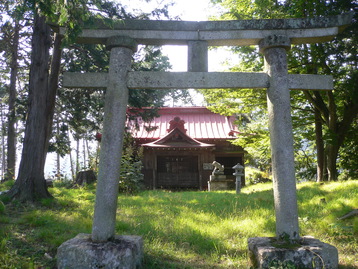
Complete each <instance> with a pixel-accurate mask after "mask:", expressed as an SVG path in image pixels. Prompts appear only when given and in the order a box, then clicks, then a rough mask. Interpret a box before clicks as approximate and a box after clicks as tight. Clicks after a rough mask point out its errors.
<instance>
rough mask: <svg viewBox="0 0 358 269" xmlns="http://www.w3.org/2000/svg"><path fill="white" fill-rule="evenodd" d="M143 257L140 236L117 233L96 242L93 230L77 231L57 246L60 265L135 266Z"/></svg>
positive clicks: (85, 268)
mask: <svg viewBox="0 0 358 269" xmlns="http://www.w3.org/2000/svg"><path fill="white" fill-rule="evenodd" d="M142 258H143V240H142V238H141V237H140V236H126V235H123V236H115V239H114V240H112V241H107V242H103V243H95V242H92V240H91V235H90V234H78V235H77V236H76V237H75V238H72V239H70V240H68V241H66V242H64V243H63V244H62V245H61V246H60V247H59V248H58V249H57V268H58V269H65V268H66V269H95V268H96V269H97V268H107V269H112V268H116V269H135V268H140V267H141V263H142Z"/></svg>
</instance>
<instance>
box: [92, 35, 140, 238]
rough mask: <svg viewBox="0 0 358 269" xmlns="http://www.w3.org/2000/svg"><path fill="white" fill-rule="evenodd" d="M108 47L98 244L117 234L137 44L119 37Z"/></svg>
mask: <svg viewBox="0 0 358 269" xmlns="http://www.w3.org/2000/svg"><path fill="white" fill-rule="evenodd" d="M107 48H108V49H109V50H110V51H111V55H110V63H109V74H108V80H109V81H108V87H107V91H106V95H105V107H104V123H103V136H102V142H101V152H100V161H99V172H98V182H97V191H96V204H95V210H94V218H93V227H92V241H94V242H104V241H107V240H108V239H111V238H113V237H114V234H115V223H116V211H117V200H118V182H119V171H120V160H121V156H122V146H123V135H124V127H125V121H126V109H127V104H128V88H127V73H128V71H129V70H130V67H131V60H132V54H133V52H134V51H135V50H136V48H137V45H136V42H135V41H134V40H133V39H131V38H128V37H123V36H115V37H111V38H109V39H108V40H107Z"/></svg>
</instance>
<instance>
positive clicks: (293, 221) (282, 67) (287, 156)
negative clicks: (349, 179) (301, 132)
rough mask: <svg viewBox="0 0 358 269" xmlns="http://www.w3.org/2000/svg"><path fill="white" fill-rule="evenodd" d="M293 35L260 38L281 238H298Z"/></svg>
mask: <svg viewBox="0 0 358 269" xmlns="http://www.w3.org/2000/svg"><path fill="white" fill-rule="evenodd" d="M289 48H290V39H289V38H288V37H286V36H277V35H272V36H268V37H266V38H264V39H263V40H261V42H260V50H261V52H262V53H263V54H264V57H265V70H266V72H267V74H268V75H269V77H270V86H269V88H268V89H267V106H268V114H269V129H270V141H271V156H272V173H273V185H274V188H273V189H274V200H275V212H276V236H277V238H278V239H290V240H295V239H298V238H299V230H298V229H299V228H298V210H297V194H296V179H295V165H294V153H293V132H292V120H291V107H290V91H289V87H288V72H287V54H286V50H287V49H289Z"/></svg>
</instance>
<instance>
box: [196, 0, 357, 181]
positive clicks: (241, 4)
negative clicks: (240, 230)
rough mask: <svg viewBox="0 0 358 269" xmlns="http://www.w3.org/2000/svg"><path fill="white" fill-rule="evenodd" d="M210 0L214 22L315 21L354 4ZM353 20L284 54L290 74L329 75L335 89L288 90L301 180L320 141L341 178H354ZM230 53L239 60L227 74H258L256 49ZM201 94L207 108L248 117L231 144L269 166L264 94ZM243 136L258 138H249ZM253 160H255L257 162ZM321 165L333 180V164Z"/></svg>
mask: <svg viewBox="0 0 358 269" xmlns="http://www.w3.org/2000/svg"><path fill="white" fill-rule="evenodd" d="M211 2H212V3H214V4H217V5H220V6H221V7H222V10H223V12H222V14H221V16H220V17H219V18H215V19H223V20H227V19H234V20H236V19H239V20H242V19H278V18H279V19H282V18H302V17H312V16H318V17H319V16H330V15H337V14H340V13H343V12H347V11H349V10H355V9H356V8H357V2H356V1H350V0H343V1H333V2H332V1H316V0H310V1H301V0H294V1H272V0H264V1H250V0H240V1H236V0H212V1H211ZM356 16H357V14H356ZM356 16H355V19H354V21H353V24H352V25H351V26H349V27H348V28H347V29H346V30H345V31H344V32H343V33H341V34H340V35H338V36H337V38H335V39H334V40H333V41H331V42H326V43H321V44H304V45H295V46H293V47H292V48H291V50H290V51H289V53H288V67H289V73H294V74H304V73H308V74H327V75H333V77H334V86H335V90H334V91H333V92H328V93H327V92H324V93H323V92H309V91H305V92H303V91H291V107H292V119H293V127H294V130H293V131H294V141H295V145H294V146H295V159H296V167H297V177H298V178H300V179H302V180H313V179H315V174H316V168H315V163H316V161H317V157H316V152H315V150H316V149H315V143H316V141H319V142H320V141H323V144H324V152H323V154H324V155H325V157H324V158H325V159H328V158H330V159H334V160H336V162H337V164H338V165H339V168H340V171H341V172H343V175H342V178H348V177H355V175H356V173H357V172H356V171H357V167H358V164H357V163H356V159H357V158H354V156H356V154H357V139H356V137H355V138H353V134H356V133H357V124H356V118H357V115H358V103H357V100H358V87H357V81H358V79H357V74H358V68H357V67H358V61H357V60H358V58H357V53H356V46H355V45H354V44H356V43H357V40H356V39H357V33H356V29H357V25H356V24H357V17H356ZM233 52H235V53H240V62H239V64H238V66H237V67H234V68H232V69H231V71H245V72H258V71H259V72H260V71H261V72H262V70H263V58H262V57H261V56H260V55H259V53H258V48H257V47H253V46H252V47H235V48H233ZM202 93H203V94H204V96H205V100H206V101H207V102H208V104H209V107H210V109H213V110H215V111H216V112H220V113H225V114H231V115H232V114H234V113H236V114H237V115H238V116H239V117H241V116H242V115H245V116H246V118H248V119H250V120H249V121H248V122H246V123H245V124H243V123H242V122H240V121H239V122H238V126H239V130H240V131H241V134H240V135H238V139H237V140H236V141H235V143H236V144H238V145H241V146H242V147H243V148H244V149H246V148H247V152H248V156H249V160H248V162H249V163H250V164H252V165H257V167H259V165H261V164H262V163H263V159H262V158H265V161H264V162H265V163H266V164H269V163H270V158H269V155H266V156H265V154H263V153H264V152H265V151H264V150H263V148H264V147H265V146H268V143H265V141H263V140H266V141H268V136H267V135H268V132H266V134H264V133H263V132H262V131H263V129H262V126H264V125H262V122H263V119H265V115H266V114H267V112H266V98H265V91H258V90H250V89H244V90H241V89H240V90H237V89H230V90H222V89H219V90H214V91H202ZM315 113H317V114H318V118H320V122H321V123H322V125H323V135H322V137H320V135H319V134H318V133H315V131H316V129H315V121H317V119H315ZM264 124H266V120H264ZM247 133H254V134H259V135H257V136H251V137H248V136H246V134H247ZM264 137H265V138H264ZM264 145H265V146H264ZM266 152H267V153H268V151H266ZM337 152H338V153H337ZM253 160H257V161H256V163H257V164H255V161H253ZM326 166H327V169H328V170H329V171H330V172H329V174H330V175H332V177H331V176H330V178H329V179H330V180H336V179H337V178H336V177H335V176H334V171H335V162H333V163H332V162H330V163H327V165H326ZM322 169H323V168H322Z"/></svg>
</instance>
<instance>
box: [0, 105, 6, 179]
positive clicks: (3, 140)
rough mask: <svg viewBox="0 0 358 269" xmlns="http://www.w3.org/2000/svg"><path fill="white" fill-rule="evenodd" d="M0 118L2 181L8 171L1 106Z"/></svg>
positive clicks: (1, 107) (0, 108) (0, 106)
mask: <svg viewBox="0 0 358 269" xmlns="http://www.w3.org/2000/svg"><path fill="white" fill-rule="evenodd" d="M0 118H1V130H0V131H1V143H2V144H1V145H2V146H1V179H0V181H2V180H3V179H4V176H5V170H6V158H5V155H6V150H5V129H6V128H5V122H4V117H3V106H2V104H0Z"/></svg>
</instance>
